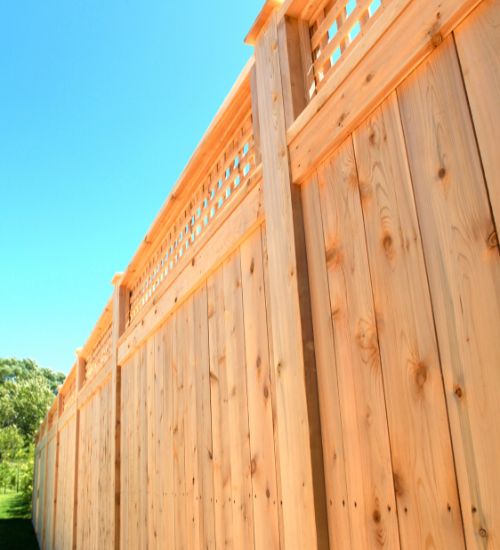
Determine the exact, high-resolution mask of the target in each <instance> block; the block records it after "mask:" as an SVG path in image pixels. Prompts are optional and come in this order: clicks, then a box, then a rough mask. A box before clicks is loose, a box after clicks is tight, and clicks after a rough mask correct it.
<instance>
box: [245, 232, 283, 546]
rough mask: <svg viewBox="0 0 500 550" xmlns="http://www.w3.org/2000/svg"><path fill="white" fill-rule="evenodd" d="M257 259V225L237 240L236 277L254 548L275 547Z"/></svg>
mask: <svg viewBox="0 0 500 550" xmlns="http://www.w3.org/2000/svg"><path fill="white" fill-rule="evenodd" d="M263 261H264V260H263V250H262V241H261V234H260V231H259V230H257V231H256V232H255V233H253V235H251V236H250V237H249V239H248V240H247V241H246V242H245V243H244V244H242V246H241V272H242V273H241V280H242V290H243V311H244V316H245V322H244V333H245V353H246V377H247V389H248V422H249V430H250V452H251V462H250V467H251V468H250V469H251V474H252V492H253V517H254V529H255V548H256V549H262V550H264V549H273V548H276V549H277V548H279V547H280V546H279V540H280V539H279V525H278V494H277V485H276V462H275V453H274V430H273V410H272V404H271V378H270V372H269V370H270V361H269V347H268V333H267V311H266V298H265V288H264V267H263Z"/></svg>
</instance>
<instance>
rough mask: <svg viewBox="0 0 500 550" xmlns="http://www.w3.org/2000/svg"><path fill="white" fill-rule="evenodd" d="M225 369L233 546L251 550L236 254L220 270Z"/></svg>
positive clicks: (239, 271) (244, 397)
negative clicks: (221, 277) (222, 294)
mask: <svg viewBox="0 0 500 550" xmlns="http://www.w3.org/2000/svg"><path fill="white" fill-rule="evenodd" d="M223 281H224V282H223V285H224V288H223V292H224V310H223V312H224V328H225V332H224V336H225V348H226V357H225V366H226V376H227V390H228V395H227V399H228V414H229V436H230V445H229V453H230V460H231V496H232V500H231V504H232V508H233V514H232V517H233V544H234V545H235V547H237V548H242V549H244V548H249V549H250V548H253V547H254V542H253V538H254V536H253V507H252V479H251V459H250V441H249V439H250V434H249V426H248V400H247V388H246V365H245V336H244V320H243V299H242V291H241V265H240V255H239V252H237V253H235V254H234V255H233V256H232V257H231V258H229V259H228V260H227V261H226V263H225V264H224V266H223Z"/></svg>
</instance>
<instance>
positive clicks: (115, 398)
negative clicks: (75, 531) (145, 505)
mask: <svg viewBox="0 0 500 550" xmlns="http://www.w3.org/2000/svg"><path fill="white" fill-rule="evenodd" d="M122 281H123V273H117V274H116V275H115V276H114V277H113V280H112V284H113V286H114V292H113V313H112V315H113V324H112V329H111V333H112V352H111V353H112V359H111V360H112V365H111V416H112V418H111V426H112V430H114V437H112V438H111V457H112V458H113V460H114V468H113V469H112V480H111V486H112V492H113V493H114V529H112V540H113V545H112V546H113V547H114V548H115V549H119V548H120V451H121V443H120V432H121V428H120V409H121V368H120V365H119V364H118V341H119V339H120V336H121V335H122V334H123V332H124V331H125V327H126V325H127V318H128V313H129V296H130V293H129V292H128V289H127V287H126V286H124V285H123V284H122Z"/></svg>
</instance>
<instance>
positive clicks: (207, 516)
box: [192, 286, 215, 550]
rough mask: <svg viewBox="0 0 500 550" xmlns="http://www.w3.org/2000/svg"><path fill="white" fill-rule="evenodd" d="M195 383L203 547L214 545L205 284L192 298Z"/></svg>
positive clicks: (208, 549)
mask: <svg viewBox="0 0 500 550" xmlns="http://www.w3.org/2000/svg"><path fill="white" fill-rule="evenodd" d="M193 301H194V303H193V308H194V309H193V315H194V332H193V334H192V338H193V343H194V348H195V363H194V377H195V387H196V422H195V427H196V445H197V449H198V469H197V475H198V495H197V498H198V506H199V510H200V511H199V518H200V548H204V549H205V550H213V549H214V548H215V523H214V478H213V471H212V466H213V444H212V411H211V407H210V364H209V363H210V359H209V347H208V346H209V344H208V310H207V307H208V306H207V290H206V286H203V287H202V288H201V289H200V290H199V291H198V292H197V293H196V295H195V296H194V298H193Z"/></svg>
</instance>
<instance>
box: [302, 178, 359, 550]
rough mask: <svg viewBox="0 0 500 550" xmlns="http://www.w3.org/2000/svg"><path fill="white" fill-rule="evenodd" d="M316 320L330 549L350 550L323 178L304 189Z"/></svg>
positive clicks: (315, 338) (313, 312)
mask: <svg viewBox="0 0 500 550" xmlns="http://www.w3.org/2000/svg"><path fill="white" fill-rule="evenodd" d="M302 203H303V208H304V226H305V237H306V241H307V257H308V266H309V281H310V288H311V305H312V320H313V327H314V340H315V351H316V363H317V370H318V386H319V399H320V411H321V429H322V434H323V435H322V437H323V452H324V464H325V483H326V495H327V499H328V523H329V525H330V526H331V527H330V530H329V535H330V547H331V548H332V549H339V550H342V549H343V548H349V547H350V527H349V514H348V506H347V504H348V498H347V485H346V471H345V470H346V464H345V452H344V442H343V425H342V415H341V409H340V403H339V390H338V374H337V365H336V361H335V348H334V339H333V326H332V317H331V309H330V291H329V288H328V277H327V268H326V258H325V248H324V247H325V245H324V238H323V223H322V219H321V202H320V196H319V188H318V181H317V177H314V178H313V179H312V180H311V181H310V182H309V183H308V184H306V185H304V186H303V187H302Z"/></svg>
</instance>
